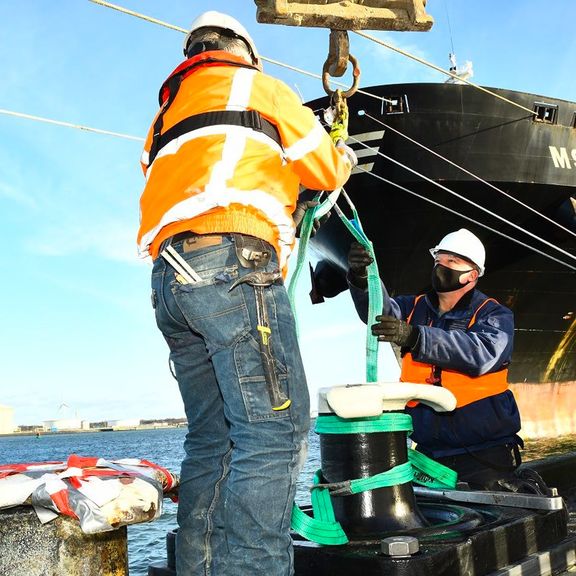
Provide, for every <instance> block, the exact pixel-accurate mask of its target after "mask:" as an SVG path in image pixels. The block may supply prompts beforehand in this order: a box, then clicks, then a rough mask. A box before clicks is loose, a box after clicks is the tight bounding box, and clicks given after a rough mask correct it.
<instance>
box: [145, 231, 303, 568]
mask: <svg viewBox="0 0 576 576" xmlns="http://www.w3.org/2000/svg"><path fill="white" fill-rule="evenodd" d="M173 247H174V248H175V249H176V250H177V251H178V253H180V254H181V255H182V256H183V258H184V259H185V260H186V261H187V262H188V264H189V265H190V266H191V267H192V268H193V269H194V270H195V271H196V272H197V273H198V274H199V275H200V276H201V278H202V281H201V282H196V283H194V284H181V283H179V282H178V281H177V280H176V279H175V272H174V270H173V269H172V267H171V266H170V265H169V264H167V263H166V262H165V260H164V259H163V258H162V257H158V258H157V259H156V260H155V262H154V268H153V272H152V298H153V302H154V305H155V311H156V322H157V324H158V327H159V328H160V330H161V331H162V333H163V335H164V337H165V339H166V342H167V343H168V346H169V348H170V360H171V362H172V363H173V368H174V371H175V375H176V378H177V380H178V385H179V388H180V393H181V395H182V399H183V401H184V407H185V410H186V416H187V418H188V433H187V435H186V440H185V442H184V448H185V452H186V456H185V459H184V461H183V462H182V470H181V484H180V494H179V505H178V525H179V530H178V534H177V538H176V567H177V573H178V575H179V576H192V575H193V576H198V575H200V574H202V575H205V576H208V575H212V576H247V575H251V576H257V575H266V576H289V575H291V574H293V557H292V541H291V538H290V534H289V528H290V516H291V508H292V502H293V500H294V494H295V489H296V480H297V477H298V474H299V472H300V470H301V468H302V465H303V463H304V460H305V458H306V441H307V435H308V429H309V414H310V407H309V396H308V388H307V385H306V377H305V374H304V368H303V366H302V360H301V357H300V351H299V348H298V342H297V339H296V330H295V324H294V318H293V315H292V311H291V308H290V303H289V301H288V296H287V292H286V290H285V288H284V286H283V285H272V286H270V287H269V288H266V289H265V300H266V306H267V309H268V313H269V319H270V326H271V330H272V334H271V338H272V340H271V342H272V344H271V345H272V349H273V354H274V358H275V362H276V369H277V374H278V379H279V382H280V385H281V387H282V389H283V391H284V392H285V394H286V395H287V396H288V397H289V398H290V399H291V400H292V404H291V405H290V407H289V408H288V409H286V410H283V411H279V412H274V411H272V408H271V402H270V399H269V396H268V393H267V388H266V382H265V378H264V370H263V365H262V361H261V357H260V350H259V345H258V340H257V338H259V333H258V331H257V329H256V325H257V320H256V300H255V292H254V288H253V287H252V286H250V285H248V284H241V285H238V286H237V287H235V288H234V289H233V290H231V291H230V286H231V285H232V283H233V282H234V281H235V280H236V279H238V277H240V276H243V275H245V274H247V273H248V272H250V270H248V269H246V268H243V267H242V265H241V264H240V263H239V261H238V258H237V256H236V251H235V245H234V239H233V237H231V236H223V238H222V243H221V244H219V245H217V246H210V247H205V248H200V249H198V250H196V251H193V252H188V253H184V251H183V241H176V242H174V243H173ZM277 268H278V265H277V261H276V257H275V256H273V258H272V260H271V261H270V263H269V264H268V265H267V266H266V268H265V269H266V270H268V271H272V270H274V269H277Z"/></svg>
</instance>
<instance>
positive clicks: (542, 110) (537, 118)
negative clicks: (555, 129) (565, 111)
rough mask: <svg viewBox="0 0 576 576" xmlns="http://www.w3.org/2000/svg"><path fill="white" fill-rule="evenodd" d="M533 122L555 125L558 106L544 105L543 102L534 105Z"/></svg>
mask: <svg viewBox="0 0 576 576" xmlns="http://www.w3.org/2000/svg"><path fill="white" fill-rule="evenodd" d="M534 112H535V114H534V122H544V124H556V116H557V114H558V106H556V105H555V104H546V103H544V102H535V103H534Z"/></svg>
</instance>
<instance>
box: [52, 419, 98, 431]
mask: <svg viewBox="0 0 576 576" xmlns="http://www.w3.org/2000/svg"><path fill="white" fill-rule="evenodd" d="M43 428H44V430H45V431H46V432H63V431H66V430H71V431H72V430H87V429H88V423H87V422H86V423H85V422H83V421H82V420H79V419H77V418H58V419H56V420H44V424H43Z"/></svg>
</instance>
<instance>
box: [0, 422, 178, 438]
mask: <svg viewBox="0 0 576 576" xmlns="http://www.w3.org/2000/svg"><path fill="white" fill-rule="evenodd" d="M174 428H186V424H165V425H164V424H162V425H158V424H156V425H154V424H141V425H140V426H126V427H124V426H118V427H111V428H90V429H88V430H54V431H42V432H31V431H28V430H27V431H25V432H10V433H5V434H0V438H5V437H9V436H39V437H40V438H41V437H42V436H58V435H59V434H86V433H95V432H108V433H109V432H137V431H140V430H168V429H174Z"/></svg>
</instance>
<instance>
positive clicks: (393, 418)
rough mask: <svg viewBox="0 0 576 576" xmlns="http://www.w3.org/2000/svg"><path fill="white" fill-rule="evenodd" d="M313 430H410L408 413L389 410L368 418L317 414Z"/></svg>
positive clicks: (346, 432) (410, 419) (367, 431)
mask: <svg viewBox="0 0 576 576" xmlns="http://www.w3.org/2000/svg"><path fill="white" fill-rule="evenodd" d="M314 431H315V432H316V433H317V434H361V433H368V434H369V433H373V432H408V433H410V432H412V418H411V416H410V415H409V414H402V413H399V412H391V413H389V414H381V415H380V416H370V417H368V418H340V416H336V415H329V416H324V415H322V416H318V418H317V419H316V427H315V428H314Z"/></svg>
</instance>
